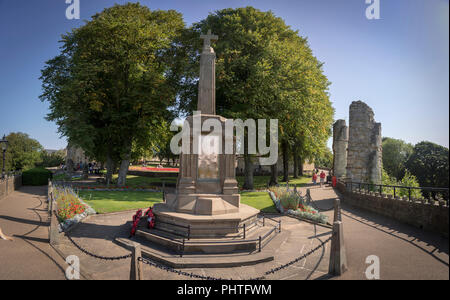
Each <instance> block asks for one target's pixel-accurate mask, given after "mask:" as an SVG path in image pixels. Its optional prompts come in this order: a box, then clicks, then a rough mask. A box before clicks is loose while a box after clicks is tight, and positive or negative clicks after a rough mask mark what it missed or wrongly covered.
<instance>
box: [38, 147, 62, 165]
mask: <svg viewBox="0 0 450 300" xmlns="http://www.w3.org/2000/svg"><path fill="white" fill-rule="evenodd" d="M64 162H65V153H64V150H58V151H56V152H53V153H48V152H47V151H43V152H42V162H41V163H39V164H38V166H40V167H44V168H51V167H57V166H60V165H61V164H62V163H64Z"/></svg>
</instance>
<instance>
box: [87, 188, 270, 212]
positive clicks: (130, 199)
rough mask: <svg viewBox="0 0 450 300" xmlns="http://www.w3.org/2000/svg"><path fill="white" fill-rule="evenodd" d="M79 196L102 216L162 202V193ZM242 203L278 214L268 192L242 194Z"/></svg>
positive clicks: (95, 192)
mask: <svg viewBox="0 0 450 300" xmlns="http://www.w3.org/2000/svg"><path fill="white" fill-rule="evenodd" d="M79 195H80V197H81V198H82V199H83V200H84V201H85V202H86V203H87V204H89V205H90V206H92V208H93V209H95V211H96V212H98V213H100V214H102V213H111V212H118V211H124V210H130V209H136V210H137V209H139V208H148V207H150V206H153V204H155V203H159V202H162V193H154V192H133V191H80V192H79ZM241 203H243V204H247V205H249V206H252V207H254V208H256V209H259V210H261V211H262V212H265V213H276V212H277V210H276V208H275V206H274V205H273V202H272V200H271V199H270V196H269V195H268V193H267V192H242V193H241Z"/></svg>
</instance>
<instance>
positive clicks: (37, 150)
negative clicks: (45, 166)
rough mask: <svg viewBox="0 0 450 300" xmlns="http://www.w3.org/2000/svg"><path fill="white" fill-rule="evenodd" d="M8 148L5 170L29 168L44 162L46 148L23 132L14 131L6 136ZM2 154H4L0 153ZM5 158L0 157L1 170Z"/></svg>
mask: <svg viewBox="0 0 450 300" xmlns="http://www.w3.org/2000/svg"><path fill="white" fill-rule="evenodd" d="M6 140H7V141H8V148H7V150H6V153H5V170H6V171H14V170H27V169H31V168H34V167H35V166H36V165H37V164H40V163H41V162H42V154H43V151H44V148H43V147H42V146H41V144H40V143H39V142H38V141H36V140H35V139H32V138H30V137H29V135H28V134H26V133H22V132H12V133H10V134H9V135H8V136H6ZM0 155H3V154H2V153H0ZM2 167H3V158H2V157H0V170H1V168H2Z"/></svg>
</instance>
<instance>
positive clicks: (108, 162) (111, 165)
mask: <svg viewBox="0 0 450 300" xmlns="http://www.w3.org/2000/svg"><path fill="white" fill-rule="evenodd" d="M113 173H114V162H113V160H112V158H111V156H110V155H109V154H108V156H107V157H106V185H107V186H109V185H110V183H111V181H112V176H113Z"/></svg>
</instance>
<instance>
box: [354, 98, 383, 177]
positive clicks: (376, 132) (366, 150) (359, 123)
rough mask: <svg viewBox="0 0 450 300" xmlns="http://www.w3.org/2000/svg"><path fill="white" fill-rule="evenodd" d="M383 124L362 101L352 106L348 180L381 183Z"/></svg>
mask: <svg viewBox="0 0 450 300" xmlns="http://www.w3.org/2000/svg"><path fill="white" fill-rule="evenodd" d="M381 138H382V137H381V124H380V123H376V122H375V120H374V113H373V111H372V109H371V108H370V107H369V106H368V105H367V104H365V103H364V102H362V101H355V102H352V104H351V105H350V118H349V135H348V151H347V178H349V179H351V180H352V181H353V182H370V183H376V184H380V183H381V169H382V160H381V158H382V145H381Z"/></svg>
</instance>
